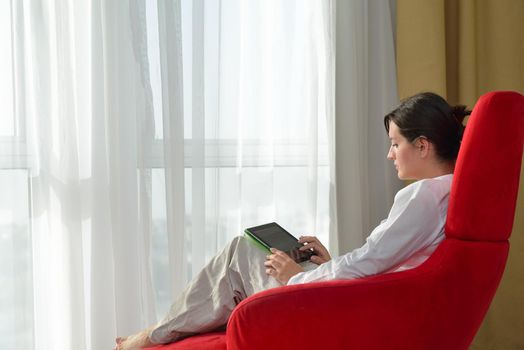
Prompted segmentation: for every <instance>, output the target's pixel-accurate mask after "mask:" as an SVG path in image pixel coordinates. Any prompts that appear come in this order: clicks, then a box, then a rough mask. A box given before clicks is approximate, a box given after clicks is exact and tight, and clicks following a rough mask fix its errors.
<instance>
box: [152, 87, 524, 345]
mask: <svg viewBox="0 0 524 350" xmlns="http://www.w3.org/2000/svg"><path fill="white" fill-rule="evenodd" d="M466 130H467V131H466V134H465V136H464V140H463V144H462V147H461V150H460V153H459V159H458V161H457V168H456V172H455V175H454V180H453V185H452V190H451V195H450V205H449V209H448V222H447V225H446V234H447V238H446V239H445V240H444V241H443V242H442V244H441V245H440V246H439V247H438V249H437V250H436V251H435V253H434V254H433V255H432V256H431V257H430V258H429V259H428V260H427V261H426V262H425V263H424V264H423V265H421V266H419V267H418V268H416V269H413V270H408V271H403V272H398V273H391V274H383V275H377V276H373V277H368V278H363V279H358V280H347V281H331V282H322V283H314V284H306V285H298V286H288V287H282V288H276V289H272V290H267V291H264V292H261V293H258V294H255V295H253V296H251V297H249V298H247V299H246V300H244V301H243V302H242V303H240V305H239V306H238V307H237V308H236V309H235V310H234V312H233V314H232V315H231V318H230V321H229V324H228V327H227V334H226V333H224V334H222V335H216V334H215V335H208V336H203V337H201V338H193V339H192V340H191V338H190V339H186V340H184V341H182V342H180V343H175V344H171V345H166V346H163V347H158V348H157V349H159V350H160V349H161V350H175V349H221V348H224V341H225V340H227V349H229V350H237V349H238V350H246V349H249V350H258V349H261V350H262V349H264V350H266V349H301V348H302V349H366V350H373V349H424V350H428V349H429V350H431V349H439V350H440V349H446V350H452V349H467V348H468V346H469V344H470V343H471V341H472V339H473V337H474V335H475V333H476V332H477V330H478V327H479V326H480V323H481V322H482V319H483V318H484V315H485V313H486V311H487V309H488V306H489V304H490V303H491V300H492V298H493V295H494V294H495V291H496V289H497V287H498V284H499V281H500V279H501V277H502V274H503V272H504V267H505V264H506V259H507V255H508V249H509V243H508V241H507V239H508V237H509V234H510V233H511V227H512V223H513V218H514V212H515V201H516V195H517V192H518V182H519V174H520V164H521V161H522V150H523V144H524V97H523V96H521V95H520V94H518V93H513V92H495V93H490V94H487V95H484V96H482V97H481V98H480V100H479V102H478V103H477V105H476V106H475V108H474V111H473V114H472V116H471V117H470V120H469V122H468V126H467V128H466ZM209 337H214V338H212V339H211V338H209ZM216 337H218V338H216ZM213 339H214V340H213ZM213 341H216V342H217V343H212V342H213ZM216 344H218V345H216Z"/></svg>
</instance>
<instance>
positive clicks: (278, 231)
mask: <svg viewBox="0 0 524 350" xmlns="http://www.w3.org/2000/svg"><path fill="white" fill-rule="evenodd" d="M244 232H245V233H246V235H248V236H249V237H250V238H252V239H253V240H254V241H255V242H256V243H258V244H259V245H260V246H262V248H264V249H266V250H267V251H269V248H277V249H279V250H281V251H283V252H285V253H286V254H287V255H289V256H290V257H291V259H293V260H295V261H296V262H303V261H307V260H309V258H311V256H312V255H313V252H312V251H309V250H306V251H301V250H299V248H300V247H302V246H303V245H302V244H300V243H298V239H296V238H295V236H293V235H292V234H291V233H289V232H287V231H286V230H284V229H283V228H282V226H280V225H279V224H277V223H276V222H271V223H269V224H265V225H260V226H255V227H250V228H248V229H246V230H245V231H244Z"/></svg>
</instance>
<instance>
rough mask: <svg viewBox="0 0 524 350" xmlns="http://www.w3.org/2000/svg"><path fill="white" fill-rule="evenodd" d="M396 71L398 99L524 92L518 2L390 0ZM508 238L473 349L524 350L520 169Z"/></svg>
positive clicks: (522, 12)
mask: <svg viewBox="0 0 524 350" xmlns="http://www.w3.org/2000/svg"><path fill="white" fill-rule="evenodd" d="M397 69H398V85H399V94H400V97H401V98H405V97H408V96H411V95H413V94H415V93H418V92H421V91H434V92H436V93H439V94H440V95H442V96H444V97H446V98H447V100H448V101H449V102H450V103H451V104H458V103H460V104H465V105H467V106H468V107H470V108H471V107H473V106H474V104H475V102H476V101H477V99H478V98H479V96H480V95H482V94H484V93H486V92H488V91H493V90H514V91H518V92H520V93H521V94H524V0H478V1H475V0H397ZM507 136H508V137H511V135H507ZM486 141H487V142H489V140H486ZM494 147H496V145H494ZM488 161H489V160H488ZM523 168H524V167H523ZM510 242H511V248H510V255H509V258H508V264H507V266H506V271H505V273H504V277H503V279H502V281H501V284H500V286H499V289H498V290H497V294H496V296H495V298H494V300H493V303H492V304H491V307H490V310H489V311H488V314H487V315H486V318H485V319H484V323H483V324H482V326H481V328H480V330H479V332H478V334H477V336H476V338H475V340H474V342H473V344H472V346H471V349H473V350H488V349H490V350H491V349H496V350H499V349H524V331H523V330H524V277H523V276H524V254H523V252H524V169H523V170H522V171H521V179H520V193H519V197H518V202H517V208H516V218H515V224H514V227H513V233H512V236H511V239H510Z"/></svg>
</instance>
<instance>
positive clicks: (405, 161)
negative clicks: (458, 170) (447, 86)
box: [384, 92, 470, 178]
mask: <svg viewBox="0 0 524 350" xmlns="http://www.w3.org/2000/svg"><path fill="white" fill-rule="evenodd" d="M469 114H470V111H468V110H466V107H465V106H455V107H451V106H450V105H449V104H448V103H447V102H446V100H444V99H443V98H442V97H440V96H439V95H437V94H434V93H431V92H424V93H420V94H417V95H415V96H412V97H409V98H407V99H405V100H403V101H402V103H401V104H400V106H399V107H397V108H396V109H395V110H393V111H392V112H390V113H389V114H387V115H386V116H385V117H384V126H385V128H386V131H387V132H388V135H389V136H390V138H391V140H392V147H391V148H390V152H389V154H388V158H389V159H392V160H394V161H395V163H396V164H395V165H396V166H397V168H398V169H399V177H400V178H417V176H416V174H415V175H413V176H411V174H410V172H412V171H410V170H409V169H408V168H406V169H401V168H402V167H405V166H408V167H410V166H411V165H413V164H412V161H415V160H416V158H417V156H421V155H423V154H426V153H421V152H424V151H428V150H429V149H431V150H432V152H433V153H434V156H435V158H436V160H437V161H438V162H440V163H441V164H442V165H443V166H445V165H448V166H453V165H454V163H455V160H456V159H457V154H458V150H459V148H460V142H461V140H462V134H463V133H464V126H463V124H462V122H463V120H464V118H465V117H466V116H467V115H469ZM417 152H418V153H417ZM415 165H416V164H415Z"/></svg>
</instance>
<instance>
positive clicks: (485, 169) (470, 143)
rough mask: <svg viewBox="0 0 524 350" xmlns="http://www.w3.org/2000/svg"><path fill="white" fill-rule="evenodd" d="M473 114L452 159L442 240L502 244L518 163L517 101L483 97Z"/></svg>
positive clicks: (523, 115) (504, 95) (520, 112)
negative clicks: (449, 238)
mask: <svg viewBox="0 0 524 350" xmlns="http://www.w3.org/2000/svg"><path fill="white" fill-rule="evenodd" d="M474 114H475V115H474V117H471V118H470V120H469V121H468V124H467V128H466V132H465V134H464V138H463V140H462V145H461V152H460V153H461V154H460V156H459V158H458V159H457V165H456V169H455V176H454V178H453V188H452V191H451V199H450V203H449V209H448V219H447V223H446V234H447V236H448V237H456V238H460V239H466V240H474V241H502V240H507V239H508V238H509V235H510V234H511V227H512V225H513V219H514V212H515V204H516V198H517V194H518V185H519V174H520V161H521V159H522V139H523V138H524V126H523V119H524V101H523V97H522V96H521V95H520V94H517V93H512V92H492V93H489V94H486V95H484V96H482V98H481V99H480V100H479V101H478V103H477V105H476V106H475V110H474ZM465 218H467V219H465ZM472 219H474V220H472Z"/></svg>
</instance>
